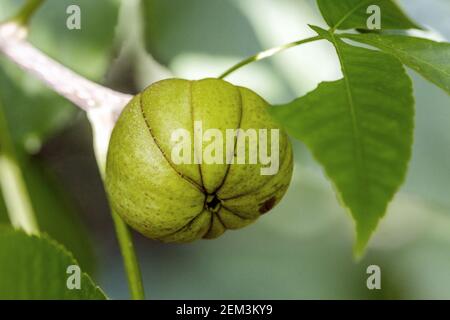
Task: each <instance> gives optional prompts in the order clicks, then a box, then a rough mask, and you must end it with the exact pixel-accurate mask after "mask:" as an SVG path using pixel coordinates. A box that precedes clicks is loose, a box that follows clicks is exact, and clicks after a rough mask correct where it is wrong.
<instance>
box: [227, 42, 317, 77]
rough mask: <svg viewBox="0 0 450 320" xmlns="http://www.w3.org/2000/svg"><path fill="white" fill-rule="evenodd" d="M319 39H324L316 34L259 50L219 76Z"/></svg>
mask: <svg viewBox="0 0 450 320" xmlns="http://www.w3.org/2000/svg"><path fill="white" fill-rule="evenodd" d="M317 40H322V37H320V36H316V37H312V38H307V39H303V40H298V41H294V42H290V43H286V44H283V45H281V46H278V47H274V48H271V49H268V50H265V51H262V52H259V53H257V54H255V55H253V56H250V57H248V58H246V59H244V60H242V61H241V62H238V63H236V64H235V65H234V66H232V67H231V68H230V69H228V70H227V71H225V72H224V73H222V74H221V75H220V76H219V79H223V78H225V77H226V76H228V75H230V74H231V73H232V72H234V71H236V70H238V69H240V68H242V67H243V66H246V65H248V64H249V63H252V62H255V61H259V60H262V59H266V58H269V57H271V56H273V55H274V54H277V53H279V52H281V51H284V50H286V49H289V48H292V47H296V46H299V45H301V44H304V43H308V42H313V41H317Z"/></svg>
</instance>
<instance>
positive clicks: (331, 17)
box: [317, 0, 420, 30]
mask: <svg viewBox="0 0 450 320" xmlns="http://www.w3.org/2000/svg"><path fill="white" fill-rule="evenodd" d="M317 4H318V5H319V8H320V11H321V13H322V16H323V17H324V19H325V21H326V22H327V24H328V25H329V26H330V27H331V28H335V29H339V30H346V29H358V28H360V29H367V19H368V18H369V17H370V13H367V8H368V7H369V6H371V5H376V6H378V7H379V8H380V14H381V28H382V29H413V28H420V27H418V26H417V25H416V24H415V23H414V22H412V21H411V20H410V19H409V18H408V17H407V16H406V15H405V14H404V13H403V11H402V10H401V9H400V8H399V7H398V5H397V4H396V3H395V1H392V0H338V1H336V0H317Z"/></svg>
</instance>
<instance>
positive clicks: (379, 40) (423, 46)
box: [342, 34, 450, 93]
mask: <svg viewBox="0 0 450 320" xmlns="http://www.w3.org/2000/svg"><path fill="white" fill-rule="evenodd" d="M342 37H345V38H348V39H351V40H355V41H358V42H361V43H365V44H368V45H371V46H374V47H377V48H378V49H380V50H383V51H384V52H386V53H389V54H392V55H394V56H395V57H396V58H398V59H399V60H400V61H401V62H402V63H404V64H405V65H407V66H408V67H410V68H411V69H413V70H415V71H416V72H418V73H420V74H421V75H422V76H424V77H425V78H426V79H428V80H429V81H431V82H433V83H434V84H435V85H437V86H438V87H440V88H442V89H444V90H445V91H447V93H450V43H447V42H435V41H431V40H428V39H422V38H415V37H407V36H401V35H391V34H364V35H358V34H346V35H342Z"/></svg>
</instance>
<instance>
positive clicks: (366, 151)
mask: <svg viewBox="0 0 450 320" xmlns="http://www.w3.org/2000/svg"><path fill="white" fill-rule="evenodd" d="M314 29H315V30H316V31H317V32H318V33H319V34H320V35H322V36H323V37H324V38H326V39H328V40H330V41H331V42H332V43H333V44H334V45H335V47H336V50H337V52H338V55H339V58H340V61H341V64H342V72H343V75H344V78H343V79H341V80H338V81H334V82H324V83H321V84H320V85H319V87H318V88H317V89H316V90H314V91H313V92H311V93H309V94H308V95H306V96H304V97H302V98H299V99H297V100H294V101H293V102H291V103H288V104H286V105H282V106H278V107H275V108H273V109H272V112H273V114H274V116H275V117H276V118H277V119H278V120H279V121H280V122H281V123H282V124H283V125H284V126H285V127H286V128H287V130H288V131H289V132H290V133H291V134H292V135H293V136H294V137H296V138H298V139H299V140H301V141H303V142H304V143H305V144H306V145H307V146H308V147H309V149H310V150H311V151H312V153H313V155H314V156H315V158H316V159H317V160H318V161H319V162H320V163H321V164H322V166H323V167H324V169H325V172H326V174H327V176H328V177H329V178H330V179H331V180H332V182H333V183H334V185H335V186H336V188H337V191H338V194H339V196H340V198H341V199H342V201H343V204H344V205H345V206H346V207H348V208H349V209H350V212H351V214H352V216H353V217H354V219H355V221H356V230H357V243H356V247H355V252H356V253H357V254H361V253H362V252H363V250H364V248H365V246H366V244H367V242H368V240H369V238H370V235H371V234H372V232H373V231H374V229H375V228H376V226H377V224H378V221H379V219H380V218H381V217H382V216H383V215H384V213H385V211H386V208H387V205H388V203H389V202H390V200H391V199H392V197H393V196H394V194H395V192H396V191H397V189H398V188H399V186H400V185H401V183H402V182H403V180H404V178H405V174H406V170H407V164H408V161H409V159H410V156H411V146H412V142H413V118H414V109H413V104H414V100H413V96H412V84H411V80H410V79H409V77H408V76H407V74H406V72H405V70H404V68H403V66H402V65H401V63H400V62H399V61H398V60H396V59H395V58H393V57H392V56H390V55H388V54H385V53H382V52H379V51H374V50H369V49H364V48H359V47H353V46H350V45H348V44H346V43H344V42H343V41H341V40H339V39H336V38H335V37H334V36H333V35H331V34H329V33H327V32H326V31H324V30H321V29H319V28H314Z"/></svg>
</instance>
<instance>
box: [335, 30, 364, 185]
mask: <svg viewBox="0 0 450 320" xmlns="http://www.w3.org/2000/svg"><path fill="white" fill-rule="evenodd" d="M330 36H331V40H332V41H333V45H334V47H335V48H336V53H337V55H338V58H339V61H340V64H341V68H342V74H343V80H344V84H345V89H346V90H345V91H346V93H347V100H348V103H349V111H350V118H351V122H352V131H353V137H354V138H353V140H354V143H355V146H356V152H354V153H355V158H356V160H357V163H358V170H357V176H358V181H360V183H362V185H363V186H364V185H368V183H367V178H366V176H364V175H361V172H365V168H366V165H365V157H364V151H363V144H362V142H361V133H360V128H359V126H358V121H357V115H356V106H355V102H354V98H353V95H352V91H351V87H350V82H349V79H348V74H347V71H346V66H345V63H344V59H343V55H342V52H341V49H340V47H339V44H338V43H337V41H336V38H335V35H334V33H333V32H330ZM360 190H361V189H360V188H359V189H358V191H360Z"/></svg>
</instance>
